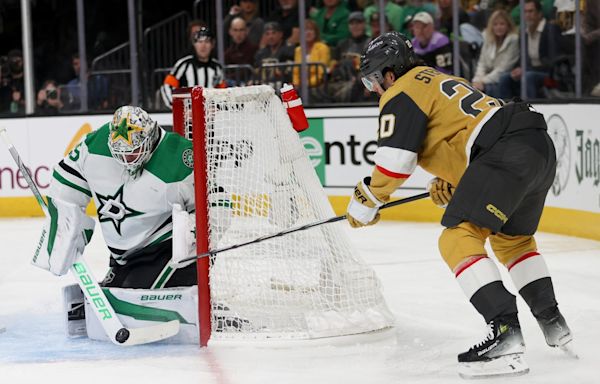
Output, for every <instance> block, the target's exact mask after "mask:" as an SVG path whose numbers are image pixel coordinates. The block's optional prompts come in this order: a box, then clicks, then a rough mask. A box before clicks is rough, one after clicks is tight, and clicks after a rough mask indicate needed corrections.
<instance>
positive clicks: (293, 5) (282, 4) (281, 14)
mask: <svg viewBox="0 0 600 384" xmlns="http://www.w3.org/2000/svg"><path fill="white" fill-rule="evenodd" d="M267 21H275V22H277V23H279V25H280V26H281V28H282V30H283V39H284V40H285V41H286V42H287V43H288V44H289V45H292V46H295V45H297V44H298V43H299V42H300V27H299V26H298V0H279V6H278V7H277V9H275V10H274V11H273V12H272V13H271V14H270V15H269V17H268V18H267Z"/></svg>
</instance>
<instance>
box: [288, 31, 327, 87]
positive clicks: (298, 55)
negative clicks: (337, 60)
mask: <svg viewBox="0 0 600 384" xmlns="http://www.w3.org/2000/svg"><path fill="white" fill-rule="evenodd" d="M305 26H306V50H307V52H306V53H305V54H304V57H305V58H306V61H307V62H309V63H321V64H324V66H325V69H323V67H321V66H317V65H311V66H310V67H309V68H308V79H309V81H308V85H309V86H310V87H316V86H318V85H320V84H322V83H323V77H324V76H325V70H326V68H328V67H329V64H330V61H331V51H330V49H329V46H328V45H327V44H325V43H323V42H322V41H321V36H320V31H319V26H318V25H317V23H316V22H315V21H314V20H311V19H307V20H306V24H305ZM294 62H295V63H296V64H299V63H301V62H302V47H300V46H298V47H296V51H295V54H294ZM293 83H294V85H295V86H300V68H299V67H295V68H294V79H293Z"/></svg>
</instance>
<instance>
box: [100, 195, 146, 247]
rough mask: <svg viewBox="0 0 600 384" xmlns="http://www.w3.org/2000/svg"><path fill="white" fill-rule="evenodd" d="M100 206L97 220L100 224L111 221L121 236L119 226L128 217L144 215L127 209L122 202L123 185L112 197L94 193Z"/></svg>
mask: <svg viewBox="0 0 600 384" xmlns="http://www.w3.org/2000/svg"><path fill="white" fill-rule="evenodd" d="M96 196H97V197H98V201H99V202H100V206H99V207H98V220H99V221H100V222H104V221H112V223H113V225H114V227H115V231H117V233H118V234H119V236H121V224H122V223H123V221H125V219H127V218H128V217H134V216H138V215H142V214H144V212H138V211H136V210H135V209H132V208H129V207H128V206H127V205H125V202H124V201H123V185H121V188H119V190H118V191H117V193H115V194H114V195H113V196H110V195H107V196H102V195H99V194H97V193H96Z"/></svg>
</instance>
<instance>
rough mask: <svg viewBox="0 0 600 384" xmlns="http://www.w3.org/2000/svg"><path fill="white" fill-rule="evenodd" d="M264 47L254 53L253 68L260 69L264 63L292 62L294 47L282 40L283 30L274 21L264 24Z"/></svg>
mask: <svg viewBox="0 0 600 384" xmlns="http://www.w3.org/2000/svg"><path fill="white" fill-rule="evenodd" d="M264 41H265V47H264V48H263V49H260V50H259V51H258V52H256V56H255V57H254V66H255V67H260V66H261V65H262V64H264V63H284V62H286V61H293V60H294V47H292V46H290V45H288V44H287V43H286V42H285V41H284V40H283V28H282V27H281V25H280V24H279V23H278V22H276V21H270V22H267V23H265V29H264Z"/></svg>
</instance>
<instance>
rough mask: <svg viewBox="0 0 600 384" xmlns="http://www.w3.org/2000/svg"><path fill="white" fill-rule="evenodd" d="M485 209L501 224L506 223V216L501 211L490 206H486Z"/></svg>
mask: <svg viewBox="0 0 600 384" xmlns="http://www.w3.org/2000/svg"><path fill="white" fill-rule="evenodd" d="M485 209H487V210H488V211H489V212H491V213H492V214H493V215H494V216H496V217H497V218H499V219H500V221H502V222H503V223H506V222H507V221H508V217H506V215H505V214H504V213H503V212H502V211H501V210H499V209H498V208H496V207H494V206H493V205H492V204H488V205H486V206H485Z"/></svg>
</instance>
